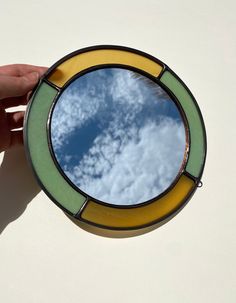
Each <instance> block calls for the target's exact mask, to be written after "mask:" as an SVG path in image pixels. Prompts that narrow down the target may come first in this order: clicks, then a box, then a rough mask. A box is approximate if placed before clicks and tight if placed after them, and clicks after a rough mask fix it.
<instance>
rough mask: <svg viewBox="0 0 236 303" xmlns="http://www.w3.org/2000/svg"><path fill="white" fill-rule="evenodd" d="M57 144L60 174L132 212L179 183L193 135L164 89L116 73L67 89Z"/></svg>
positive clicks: (55, 120) (55, 128) (58, 113)
mask: <svg viewBox="0 0 236 303" xmlns="http://www.w3.org/2000/svg"><path fill="white" fill-rule="evenodd" d="M51 141H52V147H53V151H54V153H55V157H56V159H57V161H58V163H59V165H60V167H61V168H62V170H63V171H64V173H65V175H66V176H67V177H68V178H69V179H70V181H71V182H73V183H74V185H75V186H77V187H78V188H79V189H80V190H82V191H83V192H85V193H87V194H88V195H90V196H92V197H94V198H96V199H98V200H101V201H103V202H106V203H110V204H118V205H132V204H138V203H142V202H145V201H147V200H150V199H152V198H154V197H156V196H157V195H159V194H161V193H162V192H163V191H165V190H166V189H167V188H168V187H169V186H170V185H171V184H172V183H173V181H174V180H175V179H176V177H177V175H178V173H179V171H180V169H181V167H182V164H183V160H184V155H185V147H186V134H185V127H184V122H183V120H182V117H181V115H180V112H179V110H178V108H177V106H176V104H175V103H174V102H173V101H172V99H171V98H170V96H169V95H168V94H167V93H166V92H165V91H164V90H163V89H162V88H161V87H160V86H159V85H158V84H157V83H156V82H154V81H152V80H150V79H149V78H147V77H145V76H143V75H141V74H139V73H136V72H133V71H130V70H127V69H122V68H115V67H114V68H103V69H99V70H94V71H91V72H89V73H87V74H85V75H83V76H81V77H79V78H77V79H76V80H74V81H73V82H72V83H71V84H70V85H69V86H67V88H66V89H65V90H64V91H63V93H62V94H61V95H60V97H59V99H58V101H57V103H56V105H55V108H54V110H53V113H52V117H51Z"/></svg>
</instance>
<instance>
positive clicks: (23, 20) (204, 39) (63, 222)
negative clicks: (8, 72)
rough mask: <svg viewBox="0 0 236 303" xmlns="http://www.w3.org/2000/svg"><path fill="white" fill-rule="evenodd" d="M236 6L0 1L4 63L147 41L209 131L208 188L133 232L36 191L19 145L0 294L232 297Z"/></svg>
mask: <svg viewBox="0 0 236 303" xmlns="http://www.w3.org/2000/svg"><path fill="white" fill-rule="evenodd" d="M235 9H236V5H235V1H234V0H224V1H223V0H207V1H206V0H198V1H191V0H178V1H177V0H176V1H175V0H172V1H170V0H165V1H159V0H120V1H114V0H113V1H112V0H110V1H109V0H99V1H91V0H86V1H82V0H67V1H64V2H63V1H55V0H51V1H46V0H41V1H38V0H37V1H36V0H20V1H17V0H7V1H4V0H0V28H1V31H0V65H3V64H9V63H29V64H38V65H46V66H50V65H52V64H53V63H54V62H56V61H57V60H58V59H60V58H61V57H62V56H64V55H65V54H68V53H70V52H71V51H74V50H76V49H79V48H81V47H85V46H90V45H96V44H118V45H126V46H130V47H134V48H137V49H141V50H143V51H146V52H148V53H150V54H152V55H154V56H156V57H157V58H159V59H161V60H162V61H164V62H166V63H167V64H168V65H169V66H170V67H171V68H172V69H173V70H174V71H175V72H176V73H177V74H178V75H179V76H180V77H181V78H182V79H183V80H184V81H185V82H186V84H187V85H188V86H189V87H190V89H191V90H192V92H193V94H194V95H195V97H196V99H197V101H198V103H199V105H200V108H201V110H202V113H203V116H204V119H205V123H206V128H207V135H208V157H207V163H206V168H205V172H204V176H203V183H204V186H203V188H201V189H199V190H198V191H197V192H196V194H195V195H194V197H193V199H192V200H191V201H190V203H189V204H188V205H187V206H186V207H185V208H184V210H183V211H182V212H181V213H180V214H179V215H178V216H177V217H175V218H174V219H173V220H172V221H170V222H169V223H167V224H166V225H164V226H162V227H161V228H159V229H157V230H155V231H153V232H151V233H149V234H145V235H142V236H139V237H134V238H127V239H109V238H103V237H99V236H95V235H93V234H90V233H88V232H86V231H84V230H82V229H80V228H78V227H77V226H76V225H74V224H73V223H72V222H71V221H70V220H68V219H67V217H66V216H65V215H64V214H63V212H62V211H61V210H60V209H58V208H57V207H56V206H55V205H54V204H53V203H52V202H51V201H50V200H49V199H48V198H47V196H46V195H45V194H44V193H43V192H40V189H39V188H38V186H37V185H36V182H35V181H34V178H33V177H32V173H31V171H30V169H29V168H28V166H27V164H26V162H25V158H24V152H23V150H22V149H20V150H15V151H13V152H11V153H7V154H5V156H4V157H5V158H4V161H3V163H2V166H1V168H0V232H1V234H0V285H1V287H0V302H4V303H15V302H17V303H19V302H24V303H46V302H57V303H64V302H70V303H74V302H76V303H78V302H83V303H85V302H86V303H87V302H96V303H110V302H112V303H116V302H117V303H118V302H132V303H134V302H135V303H139V302H142V303H143V302H148V303H151V302H162V303H165V302H175V303H176V302H181V303H184V302H186V303H189V302H191V303H195V302H196V303H199V302H202V303H203V302H214V303H217V302H232V303H233V302H236V292H235V282H236V274H235V265H236V261H235V260H236V258H235V253H236V240H235V239H236V237H235V236H236V235H235V230H236V218H235V213H236V201H235V197H234V194H235V187H236V186H235V184H236V183H235V179H236V165H235V163H236V161H235V155H236V144H235V138H236V136H235V135H236V127H235V117H236V105H235V102H236V101H235V100H236V93H235V68H236V60H235V54H236V39H235V37H236V22H235V20H236V18H235ZM0 157H1V159H2V157H3V154H1V155H0ZM0 162H1V161H0ZM26 206H27V208H26Z"/></svg>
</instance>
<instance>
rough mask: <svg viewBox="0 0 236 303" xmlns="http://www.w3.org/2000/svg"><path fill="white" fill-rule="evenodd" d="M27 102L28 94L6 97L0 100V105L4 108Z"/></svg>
mask: <svg viewBox="0 0 236 303" xmlns="http://www.w3.org/2000/svg"><path fill="white" fill-rule="evenodd" d="M27 103H28V94H26V95H25V96H21V97H15V98H14V97H12V98H6V99H3V100H1V101H0V104H1V107H2V108H4V109H6V108H10V107H15V106H19V105H26V104H27Z"/></svg>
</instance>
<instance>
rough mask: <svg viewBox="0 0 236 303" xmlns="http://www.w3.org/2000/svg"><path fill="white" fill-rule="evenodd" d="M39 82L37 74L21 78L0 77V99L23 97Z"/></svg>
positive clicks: (33, 73)
mask: <svg viewBox="0 0 236 303" xmlns="http://www.w3.org/2000/svg"><path fill="white" fill-rule="evenodd" d="M38 80H39V74H38V73H37V72H32V73H29V74H26V75H24V76H21V77H13V76H5V75H0V99H4V98H9V97H19V96H24V95H25V94H27V93H28V92H29V91H31V90H32V89H33V88H34V86H35V85H36V84H37V82H38Z"/></svg>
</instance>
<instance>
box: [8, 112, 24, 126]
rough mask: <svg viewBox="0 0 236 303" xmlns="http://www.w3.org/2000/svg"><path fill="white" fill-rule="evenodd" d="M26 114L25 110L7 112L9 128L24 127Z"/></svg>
mask: <svg viewBox="0 0 236 303" xmlns="http://www.w3.org/2000/svg"><path fill="white" fill-rule="evenodd" d="M24 114H25V112H22V111H20V112H14V113H7V121H8V126H9V129H11V130H12V129H16V128H21V127H23V122H24Z"/></svg>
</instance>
